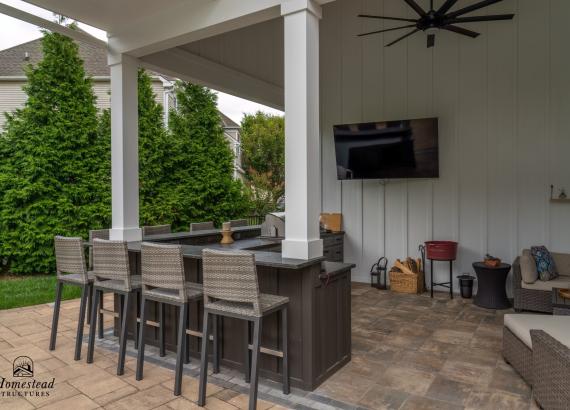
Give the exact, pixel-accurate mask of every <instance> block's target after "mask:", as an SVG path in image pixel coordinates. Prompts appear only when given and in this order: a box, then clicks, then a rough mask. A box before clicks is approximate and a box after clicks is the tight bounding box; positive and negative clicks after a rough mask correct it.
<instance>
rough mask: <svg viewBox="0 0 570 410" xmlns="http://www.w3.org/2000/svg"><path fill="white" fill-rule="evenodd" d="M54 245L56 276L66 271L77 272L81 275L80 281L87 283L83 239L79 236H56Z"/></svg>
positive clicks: (60, 275) (62, 274)
mask: <svg viewBox="0 0 570 410" xmlns="http://www.w3.org/2000/svg"><path fill="white" fill-rule="evenodd" d="M54 245H55V264H56V272H57V277H58V278H59V277H62V276H64V275H65V274H66V273H67V274H69V273H71V274H79V275H81V281H82V283H87V282H88V278H87V268H86V266H85V253H84V252H83V240H82V239H81V238H70V237H65V236H56V237H55V238H54Z"/></svg>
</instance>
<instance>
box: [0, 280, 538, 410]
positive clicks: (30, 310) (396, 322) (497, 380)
mask: <svg viewBox="0 0 570 410" xmlns="http://www.w3.org/2000/svg"><path fill="white" fill-rule="evenodd" d="M352 293H353V302H352V305H353V314H352V320H353V322H352V329H353V336H352V343H353V345H352V354H353V356H352V362H351V363H349V364H348V365H347V366H345V367H344V368H343V369H342V370H341V371H339V372H338V373H337V374H335V375H334V376H333V377H332V378H331V379H329V380H328V381H327V382H325V383H324V384H323V385H322V386H321V387H319V388H318V389H317V390H316V391H314V392H311V393H307V392H302V391H300V390H297V389H293V391H292V394H291V395H290V396H284V395H283V394H281V392H280V385H279V384H276V383H273V382H271V381H267V380H263V379H261V380H260V394H259V397H260V399H261V400H260V401H259V402H258V408H259V409H260V410H266V409H274V410H278V409H281V408H299V409H307V408H311V409H324V410H326V409H333V408H344V409H351V408H352V409H358V408H371V409H535V408H536V407H535V404H534V402H533V401H532V399H531V391H530V388H529V387H528V386H527V385H526V384H525V383H524V382H523V380H522V379H521V378H520V377H519V376H518V375H517V374H516V373H515V372H514V371H513V370H512V368H511V367H510V366H509V365H507V364H506V363H505V362H504V361H503V359H502V357H501V354H500V351H501V337H502V336H501V335H502V316H503V314H504V313H505V312H504V311H499V312H495V311H489V310H484V309H480V308H477V307H475V306H473V305H472V303H471V302H470V301H465V300H461V299H455V300H453V301H450V300H448V299H447V297H446V295H445V294H438V295H437V297H436V298H435V299H433V300H432V299H430V298H429V297H428V296H427V295H422V296H412V295H398V294H393V293H390V292H387V291H377V290H375V289H371V288H370V287H368V286H366V285H361V284H354V286H353V291H352ZM110 304H111V299H108V302H107V306H110ZM78 307H79V303H78V300H73V301H67V302H63V303H62V309H61V317H60V324H59V334H58V342H57V348H56V350H55V351H53V352H50V351H49V350H48V342H49V332H50V326H51V316H52V306H51V305H50V304H46V305H38V306H31V307H26V308H20V309H12V310H5V311H0V380H2V379H1V378H2V377H5V378H6V380H5V381H13V380H18V379H22V378H13V377H11V376H12V362H13V360H14V359H15V358H16V357H18V356H29V357H31V358H32V359H33V361H34V371H35V372H34V373H35V374H34V378H35V379H37V380H39V381H49V380H52V378H55V385H54V388H53V389H47V390H48V391H49V396H47V397H35V396H28V397H24V398H23V397H5V396H4V397H1V396H0V408H6V409H33V408H40V407H41V408H47V409H50V408H53V409H58V410H63V409H67V408H69V409H74V410H79V409H94V408H106V409H129V410H132V409H137V410H138V409H154V408H160V409H184V408H189V409H192V408H199V407H198V406H197V405H196V403H195V402H196V399H197V390H198V361H197V360H193V361H192V363H191V364H190V365H185V375H184V378H183V387H182V396H180V397H175V396H173V394H172V387H173V383H174V372H173V366H174V355H173V354H169V355H167V357H166V358H163V359H161V358H159V356H158V354H157V351H156V350H154V348H152V347H149V348H148V354H147V360H146V362H145V375H144V380H142V381H140V382H137V381H136V380H135V377H134V369H135V365H136V359H135V354H136V351H135V350H134V347H133V345H132V343H131V342H129V346H128V353H127V360H126V367H125V374H124V375H123V376H117V375H116V364H117V339H116V338H115V337H114V336H112V334H111V333H112V332H111V327H112V320H113V319H112V318H111V317H107V318H106V323H105V328H106V329H107V331H106V335H105V339H104V341H98V343H97V345H96V349H95V360H94V363H93V364H92V365H88V364H86V363H85V356H86V345H85V344H84V346H83V354H82V360H81V361H79V362H76V361H74V360H73V349H74V341H75V326H76V320H77V313H78ZM86 330H87V327H86ZM85 341H86V338H84V342H85ZM209 380H210V383H209V385H208V400H207V405H206V408H208V409H236V408H247V404H248V399H247V391H248V385H246V384H245V383H244V382H243V377H242V375H241V374H240V373H238V372H235V371H233V370H229V369H224V368H222V371H221V373H220V374H219V375H216V376H211V377H210V379H209ZM31 390H34V389H31ZM9 391H10V389H7V388H2V387H1V386H0V394H4V395H5V394H7V393H8V392H9ZM20 391H21V390H20ZM34 391H36V390H34Z"/></svg>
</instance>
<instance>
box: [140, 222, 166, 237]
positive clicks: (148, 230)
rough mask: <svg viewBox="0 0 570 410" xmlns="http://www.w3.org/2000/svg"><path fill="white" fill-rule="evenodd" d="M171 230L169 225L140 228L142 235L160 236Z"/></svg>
mask: <svg viewBox="0 0 570 410" xmlns="http://www.w3.org/2000/svg"><path fill="white" fill-rule="evenodd" d="M171 232H172V228H171V227H170V225H153V226H143V227H142V235H143V237H144V236H148V235H162V234H165V233H171Z"/></svg>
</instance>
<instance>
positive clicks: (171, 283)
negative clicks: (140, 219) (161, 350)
mask: <svg viewBox="0 0 570 410" xmlns="http://www.w3.org/2000/svg"><path fill="white" fill-rule="evenodd" d="M141 272H142V299H141V309H140V311H141V327H140V330H139V332H140V333H139V350H138V355H137V373H136V379H137V380H142V378H143V365H144V348H145V340H144V330H145V326H144V323H145V320H146V319H145V305H146V302H147V301H149V300H150V301H154V302H158V303H160V305H161V306H162V305H164V304H167V305H172V306H177V307H178V311H179V313H178V334H177V336H178V341H177V351H176V372H175V380H174V395H175V396H179V395H180V391H181V386H182V367H183V364H182V362H183V360H184V355H185V352H186V343H187V342H186V327H187V326H186V322H187V320H188V302H190V301H196V300H198V299H202V286H201V285H199V284H197V283H189V282H186V281H185V278H184V263H183V259H182V247H181V246H180V245H156V244H150V243H143V244H142V245H141ZM163 323H164V322H161V323H160V324H159V326H160V327H162V326H163ZM206 339H207V338H206ZM163 343H164V342H163V341H161V344H163Z"/></svg>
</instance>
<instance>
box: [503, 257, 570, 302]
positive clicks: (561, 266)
mask: <svg viewBox="0 0 570 410" xmlns="http://www.w3.org/2000/svg"><path fill="white" fill-rule="evenodd" d="M523 255H530V250H528V249H524V250H523ZM551 255H552V257H553V258H554V262H555V263H556V268H557V270H558V273H559V275H560V276H559V277H558V278H556V279H554V280H549V281H542V280H537V281H536V282H534V283H526V282H525V281H524V280H523V276H524V275H523V274H522V272H521V257H520V256H519V257H517V258H516V259H515V261H514V262H513V293H514V299H515V300H514V308H515V311H517V312H521V311H523V310H529V311H534V312H544V313H552V289H553V288H570V254H567V253H554V252H552V253H551Z"/></svg>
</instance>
